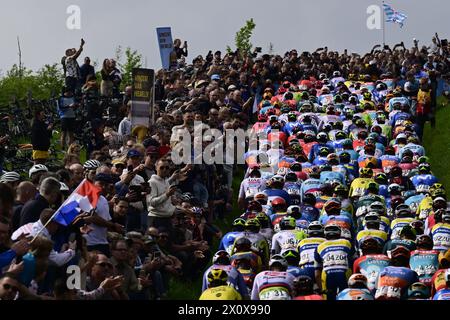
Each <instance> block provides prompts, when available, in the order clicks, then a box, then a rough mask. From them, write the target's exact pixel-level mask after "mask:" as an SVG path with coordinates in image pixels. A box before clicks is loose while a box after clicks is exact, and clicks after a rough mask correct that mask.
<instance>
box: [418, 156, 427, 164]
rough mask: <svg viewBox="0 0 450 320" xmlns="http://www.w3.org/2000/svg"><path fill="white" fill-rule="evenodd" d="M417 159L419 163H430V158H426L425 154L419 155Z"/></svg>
mask: <svg viewBox="0 0 450 320" xmlns="http://www.w3.org/2000/svg"><path fill="white" fill-rule="evenodd" d="M417 161H418V162H419V164H422V163H430V158H428V157H427V156H421V157H419V159H417Z"/></svg>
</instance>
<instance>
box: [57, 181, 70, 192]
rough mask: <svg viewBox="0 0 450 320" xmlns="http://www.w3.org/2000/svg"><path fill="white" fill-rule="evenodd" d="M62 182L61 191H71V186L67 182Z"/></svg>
mask: <svg viewBox="0 0 450 320" xmlns="http://www.w3.org/2000/svg"><path fill="white" fill-rule="evenodd" d="M60 184H61V187H60V188H59V191H61V192H63V193H64V192H69V191H70V190H69V187H68V186H67V184H65V183H64V182H60Z"/></svg>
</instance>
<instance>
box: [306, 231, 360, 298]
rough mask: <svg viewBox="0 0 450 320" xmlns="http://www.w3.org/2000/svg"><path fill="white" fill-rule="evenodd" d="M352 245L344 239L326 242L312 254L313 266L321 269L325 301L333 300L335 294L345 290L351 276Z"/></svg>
mask: <svg viewBox="0 0 450 320" xmlns="http://www.w3.org/2000/svg"><path fill="white" fill-rule="evenodd" d="M351 252H352V245H351V243H350V241H348V240H345V239H337V240H326V241H324V242H323V243H321V244H320V245H319V246H318V247H317V249H316V251H315V253H314V266H315V268H316V270H317V269H322V274H321V279H322V290H324V291H326V292H327V299H328V300H334V299H335V298H336V293H337V292H338V290H339V291H341V290H343V289H345V288H347V280H348V278H349V276H350V275H351V269H350V266H351V255H352V253H351Z"/></svg>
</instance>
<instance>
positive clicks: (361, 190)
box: [349, 178, 375, 197]
mask: <svg viewBox="0 0 450 320" xmlns="http://www.w3.org/2000/svg"><path fill="white" fill-rule="evenodd" d="M371 182H375V181H374V180H373V179H372V178H356V179H355V180H353V182H352V184H351V185H350V190H349V194H350V197H361V196H363V195H364V194H365V192H366V190H367V187H368V186H369V183H371Z"/></svg>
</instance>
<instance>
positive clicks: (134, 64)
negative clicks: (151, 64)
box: [116, 46, 142, 90]
mask: <svg viewBox="0 0 450 320" xmlns="http://www.w3.org/2000/svg"><path fill="white" fill-rule="evenodd" d="M122 57H123V50H122V47H121V46H119V47H118V48H117V49H116V60H117V64H118V66H119V69H120V72H121V73H122V83H121V90H124V89H125V87H126V86H130V85H131V82H132V74H133V68H142V55H141V54H140V53H138V52H137V50H132V49H131V48H130V47H127V48H126V49H125V62H124V63H122Z"/></svg>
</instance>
